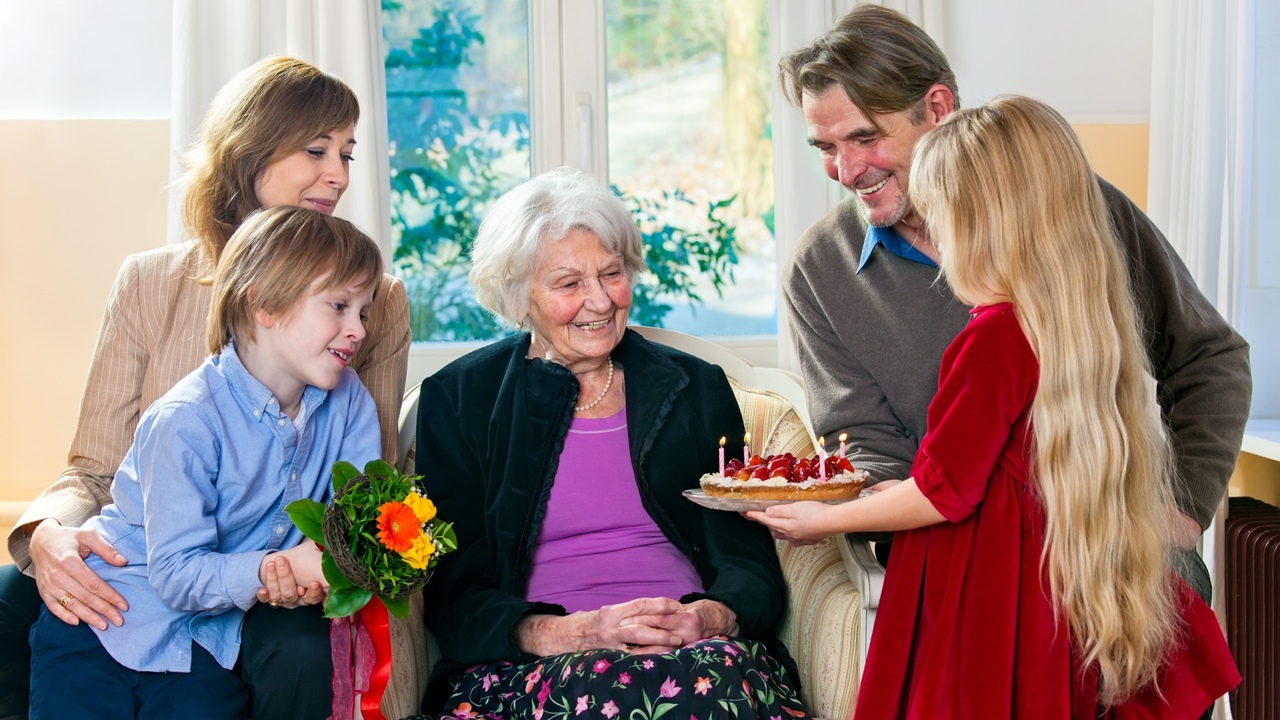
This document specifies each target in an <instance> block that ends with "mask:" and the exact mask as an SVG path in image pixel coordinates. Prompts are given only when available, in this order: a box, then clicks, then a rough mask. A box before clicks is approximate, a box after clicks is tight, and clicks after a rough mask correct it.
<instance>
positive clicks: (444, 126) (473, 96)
mask: <svg viewBox="0 0 1280 720" xmlns="http://www.w3.org/2000/svg"><path fill="white" fill-rule="evenodd" d="M382 10H383V13H382V15H383V23H382V28H383V38H384V40H385V44H386V48H387V57H386V67H387V116H388V126H389V127H388V129H389V134H390V143H391V145H390V156H391V225H392V234H393V236H394V237H393V241H394V242H395V247H396V268H395V270H396V272H397V273H398V274H399V276H400V277H401V278H402V279H403V280H404V282H405V286H406V287H407V289H408V291H409V302H410V323H411V327H412V331H413V338H414V340H479V339H488V338H492V337H494V336H496V335H497V334H498V332H499V331H498V327H497V325H496V323H495V322H494V321H493V318H492V317H491V316H490V315H489V313H488V312H487V311H485V310H484V309H482V308H481V307H480V306H479V305H477V304H476V302H475V300H474V297H473V295H472V293H471V288H470V286H469V285H468V284H467V269H468V268H467V262H468V253H469V250H470V247H471V242H472V240H473V239H474V238H475V234H476V229H477V227H478V226H479V223H480V219H481V218H483V217H484V212H485V210H486V209H488V207H489V204H490V203H492V202H493V200H495V199H496V198H497V197H498V196H499V195H501V194H502V193H503V192H506V191H507V190H509V189H510V188H511V187H513V186H514V185H516V184H517V183H519V182H521V181H523V180H525V179H527V178H528V177H529V172H530V171H529V168H530V165H529V40H528V35H529V30H528V25H529V19H528V8H527V4H526V0H400V1H398V2H393V1H391V0H383V2H382Z"/></svg>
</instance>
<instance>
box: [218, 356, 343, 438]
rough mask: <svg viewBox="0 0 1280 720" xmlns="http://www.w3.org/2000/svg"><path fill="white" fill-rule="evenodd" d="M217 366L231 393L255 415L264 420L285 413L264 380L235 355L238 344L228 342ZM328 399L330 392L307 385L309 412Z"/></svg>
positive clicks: (305, 401)
mask: <svg viewBox="0 0 1280 720" xmlns="http://www.w3.org/2000/svg"><path fill="white" fill-rule="evenodd" d="M217 363H218V366H219V368H220V369H221V371H222V375H223V377H225V378H226V379H227V384H228V385H229V386H231V390H232V392H233V393H235V394H236V395H237V396H238V397H239V398H240V401H241V402H242V403H243V404H244V405H245V407H247V408H248V409H249V412H251V413H253V416H254V417H256V418H258V419H259V420H261V419H262V416H263V415H266V416H267V417H278V416H280V415H282V414H283V413H281V412H280V403H278V402H276V398H275V396H274V395H272V394H271V391H270V390H268V389H267V386H266V385H263V384H262V382H261V381H259V380H258V379H257V378H255V377H254V376H253V375H251V374H250V373H249V369H248V368H246V367H245V366H244V363H242V362H241V361H240V356H239V355H238V354H236V344H235V342H234V341H233V342H229V343H227V344H226V345H224V346H223V347H222V352H221V353H219V354H218V359H217ZM328 396H329V391H328V390H322V389H320V388H318V387H314V386H312V385H308V386H307V387H306V389H305V390H303V391H302V400H303V403H305V405H306V407H307V409H308V412H309V413H310V412H314V410H315V408H317V407H319V406H320V404H321V403H322V402H324V399H325V398H326V397H328Z"/></svg>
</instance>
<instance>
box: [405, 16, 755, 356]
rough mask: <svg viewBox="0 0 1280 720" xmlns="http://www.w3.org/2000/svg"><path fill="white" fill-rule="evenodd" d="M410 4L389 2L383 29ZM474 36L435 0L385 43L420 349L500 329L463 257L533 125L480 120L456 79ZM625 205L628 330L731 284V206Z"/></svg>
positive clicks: (520, 172)
mask: <svg viewBox="0 0 1280 720" xmlns="http://www.w3.org/2000/svg"><path fill="white" fill-rule="evenodd" d="M408 4H410V3H409V0H404V1H402V2H391V1H390V0H384V2H383V3H382V9H383V13H384V21H394V19H395V16H396V14H397V13H400V12H401V11H402V10H403V6H405V5H408ZM480 28H481V18H480V16H479V15H477V14H476V13H475V12H474V11H473V10H472V9H471V7H470V4H469V3H468V2H466V0H438V1H437V2H436V3H435V4H434V6H433V7H432V9H431V12H430V21H429V22H427V23H425V24H424V25H423V26H422V27H420V28H419V29H418V33H417V36H416V37H414V38H413V39H412V40H410V41H409V42H407V43H400V44H395V43H389V44H390V45H392V46H391V47H390V49H389V51H388V53H387V58H386V71H387V101H388V116H389V118H388V125H389V131H390V137H391V147H390V160H391V195H392V203H391V205H392V211H391V222H392V230H393V234H394V235H395V240H396V250H395V264H396V267H397V269H398V271H399V274H400V275H401V277H402V278H404V280H405V285H406V288H407V289H408V292H409V301H410V324H411V329H412V332H413V337H414V339H416V340H487V339H491V338H494V337H496V336H498V335H500V334H501V333H502V332H503V329H502V327H501V326H500V325H499V324H498V323H497V322H496V321H495V320H494V318H493V317H492V316H491V315H490V314H489V313H488V312H487V311H486V310H484V309H483V308H481V307H480V306H479V305H478V304H477V303H476V301H475V298H474V296H473V295H472V293H471V288H470V286H469V285H468V284H467V271H468V269H469V268H468V263H469V253H470V250H471V244H472V242H473V241H474V239H475V236H476V232H477V230H478V228H479V224H480V220H481V219H482V218H483V217H484V213H485V211H486V210H488V208H489V206H490V205H491V204H492V203H493V201H494V200H496V199H497V198H498V197H499V196H500V195H502V193H504V192H506V191H507V190H509V189H510V188H511V187H512V186H514V185H515V184H516V183H518V182H519V181H520V180H522V179H523V178H525V177H528V173H529V170H528V168H529V163H528V160H527V158H528V153H529V116H528V112H527V111H525V110H510V109H502V108H499V109H497V110H489V111H487V112H485V111H479V110H478V108H477V107H476V105H477V102H476V99H475V98H474V97H472V96H471V94H469V93H468V91H467V90H466V89H464V86H465V84H466V83H464V82H463V74H464V72H466V73H470V74H472V75H474V73H475V71H476V70H477V57H479V56H480V54H481V51H482V50H483V48H484V45H485V42H486V38H485V36H484V33H483V32H482V31H481V29H480ZM526 107H527V105H526ZM521 167H522V169H521ZM615 191H616V189H615ZM622 199H623V201H624V202H625V203H626V204H627V206H628V208H629V209H630V210H631V211H632V214H633V216H634V217H635V218H636V222H637V225H638V226H639V228H640V231H641V235H642V239H643V241H644V243H645V246H646V249H645V261H646V263H647V264H648V272H646V273H643V274H642V275H641V277H639V278H637V281H636V285H635V291H634V301H633V304H632V310H631V320H632V322H635V323H638V324H644V325H659V326H660V325H662V323H663V318H664V317H665V316H666V314H667V313H668V312H669V311H670V310H671V309H672V307H673V303H675V302H686V301H687V302H691V303H700V302H702V300H703V298H702V297H700V296H699V294H698V292H697V291H696V289H695V280H697V279H698V278H700V277H704V276H705V278H706V279H707V280H708V281H709V282H710V285H711V287H712V288H714V289H715V291H716V292H720V290H721V289H722V288H723V287H724V286H725V285H726V284H727V283H731V282H732V281H733V266H734V265H736V264H737V262H738V255H737V249H736V235H735V228H734V227H733V226H732V225H730V224H729V222H727V221H726V220H725V219H723V217H722V216H723V214H724V211H725V210H726V208H728V206H729V205H730V204H732V203H733V202H734V200H735V198H734V197H729V198H725V199H722V200H716V201H711V202H702V203H700V202H697V201H695V200H693V199H690V198H689V197H688V196H687V195H685V194H684V193H681V192H680V191H675V190H673V191H665V192H663V193H662V194H661V195H660V196H656V197H647V196H646V197H629V196H626V195H622Z"/></svg>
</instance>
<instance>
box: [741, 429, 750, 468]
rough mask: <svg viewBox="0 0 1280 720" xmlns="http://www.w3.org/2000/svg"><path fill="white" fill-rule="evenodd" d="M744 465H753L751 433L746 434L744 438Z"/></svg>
mask: <svg viewBox="0 0 1280 720" xmlns="http://www.w3.org/2000/svg"><path fill="white" fill-rule="evenodd" d="M742 464H743V465H750V464H751V433H744V434H743V436H742Z"/></svg>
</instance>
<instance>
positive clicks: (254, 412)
mask: <svg viewBox="0 0 1280 720" xmlns="http://www.w3.org/2000/svg"><path fill="white" fill-rule="evenodd" d="M261 415H262V411H261V410H254V411H253V416H254V417H261Z"/></svg>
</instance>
